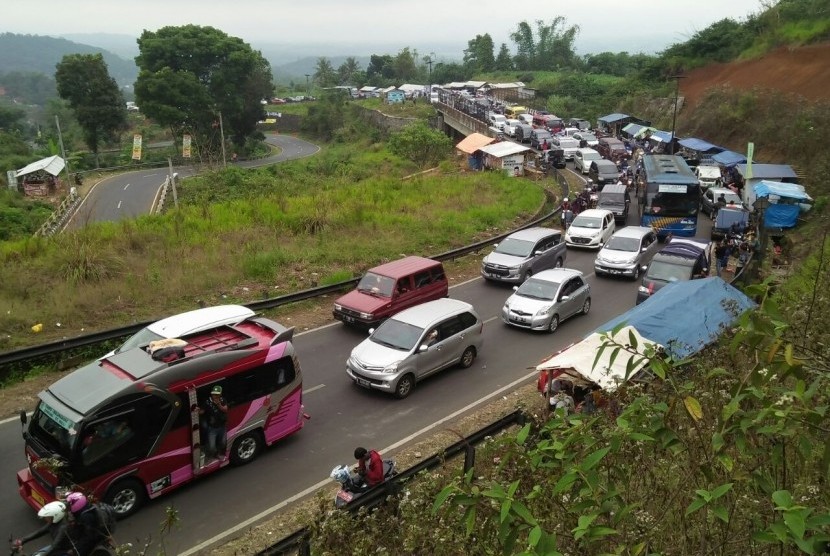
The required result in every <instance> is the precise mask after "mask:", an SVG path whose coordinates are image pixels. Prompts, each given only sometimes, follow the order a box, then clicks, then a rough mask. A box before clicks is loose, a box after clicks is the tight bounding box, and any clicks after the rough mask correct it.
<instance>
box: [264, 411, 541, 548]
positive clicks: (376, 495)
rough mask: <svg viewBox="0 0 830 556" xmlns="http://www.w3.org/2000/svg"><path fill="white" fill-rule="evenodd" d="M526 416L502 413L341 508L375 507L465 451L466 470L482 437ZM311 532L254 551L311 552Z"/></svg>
mask: <svg viewBox="0 0 830 556" xmlns="http://www.w3.org/2000/svg"><path fill="white" fill-rule="evenodd" d="M526 420H527V418H526V416H525V414H524V413H523V412H522V410H520V409H518V410H516V411H514V412H513V413H510V414H509V415H505V416H504V417H502V418H501V419H499V420H498V421H495V422H493V423H490V424H489V425H485V426H484V427H482V428H480V429H479V430H477V431H476V432H474V433H473V434H471V435H470V436H467V437H465V438H463V439H461V440H459V441H458V442H456V443H455V444H453V445H451V446H450V447H448V448H446V449H444V451H443V452H441V453H439V454H434V455H433V456H431V457H429V458H427V459H425V460H424V461H422V462H420V463H418V464H416V465H414V466H412V467H410V468H408V469H406V470H404V471H402V472H401V473H399V474H398V475H396V476H395V477H393V478H392V479H389V480H387V481H385V482H383V483H381V484H380V485H378V486H376V487H374V488H373V489H371V490H369V491H367V492H366V493H364V494H361V495H360V496H359V497H358V498H355V499H354V500H353V501H352V502H350V503H349V504H347V505H346V506H345V508H344V510H346V511H348V512H351V513H352V514H355V513H357V512H358V511H360V509H361V508H374V507H376V506H378V505H380V504H382V503H383V502H384V501H385V500H386V498H387V497H388V496H390V495H392V494H394V493H395V492H399V491H400V487H401V485H402V484H403V483H405V482H407V481H409V480H411V479H413V478H415V477H416V476H417V475H418V474H420V473H422V472H424V471H429V470H431V469H435V468H436V467H438V466H440V465H443V464H444V463H445V462H446V461H448V460H449V459H451V458H454V457H456V456H458V455H460V454H462V453H463V454H464V455H465V458H464V470H465V471H467V470H468V469H471V468H472V467H473V462H474V461H475V446H476V445H477V444H480V443H481V442H482V441H484V439H486V438H488V437H490V436H493V435H494V434H496V433H499V432H501V431H503V430H504V429H507V428H509V427H512V426H513V425H519V426H522V425H524V423H525V422H526ZM310 537H311V532H310V531H309V529H308V528H303V529H299V530H297V531H294V532H293V533H291V534H290V535H288V536H286V537H284V538H282V539H280V540H279V541H277V542H276V543H274V544H272V545H271V546H269V547H267V548H265V549H264V550H261V551H260V552H257V553H256V556H281V555H283V554H286V553H292V554H293V553H294V552H299V554H301V555H306V554H311V550H310V546H309V545H310Z"/></svg>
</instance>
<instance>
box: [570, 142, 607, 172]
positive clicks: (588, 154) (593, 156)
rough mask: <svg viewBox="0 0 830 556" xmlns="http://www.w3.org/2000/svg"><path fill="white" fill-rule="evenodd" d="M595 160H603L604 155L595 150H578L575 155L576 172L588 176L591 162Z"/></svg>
mask: <svg viewBox="0 0 830 556" xmlns="http://www.w3.org/2000/svg"><path fill="white" fill-rule="evenodd" d="M594 160H602V155H601V154H599V153H598V152H597V151H595V150H594V149H589V148H584V149H576V152H575V153H574V170H578V171H580V172H582V174H583V175H584V174H587V173H588V170H590V168H591V162H593V161H594Z"/></svg>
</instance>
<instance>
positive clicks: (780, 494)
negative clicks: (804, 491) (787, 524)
mask: <svg viewBox="0 0 830 556" xmlns="http://www.w3.org/2000/svg"><path fill="white" fill-rule="evenodd" d="M772 501H773V502H775V505H776V506H778V509H782V510H786V509H788V508H789V507H790V506H792V505H793V497H792V495H791V494H790V491H788V490H776V491H775V492H773V493H772Z"/></svg>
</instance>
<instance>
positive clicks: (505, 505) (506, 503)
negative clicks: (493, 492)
mask: <svg viewBox="0 0 830 556" xmlns="http://www.w3.org/2000/svg"><path fill="white" fill-rule="evenodd" d="M512 503H513V502H512V501H510V500H503V501H502V503H501V512H500V513H499V521H500V522H502V523H504V522H505V521H506V520H507V518H508V517H510V505H511V504H512Z"/></svg>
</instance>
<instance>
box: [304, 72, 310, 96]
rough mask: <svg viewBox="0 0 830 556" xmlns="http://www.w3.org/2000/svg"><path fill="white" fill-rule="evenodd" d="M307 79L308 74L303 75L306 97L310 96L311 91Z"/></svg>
mask: <svg viewBox="0 0 830 556" xmlns="http://www.w3.org/2000/svg"><path fill="white" fill-rule="evenodd" d="M309 77H311V74H310V73H307V74H305V96H307V97H310V96H311V89H310V88H309V85H308V78H309Z"/></svg>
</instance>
